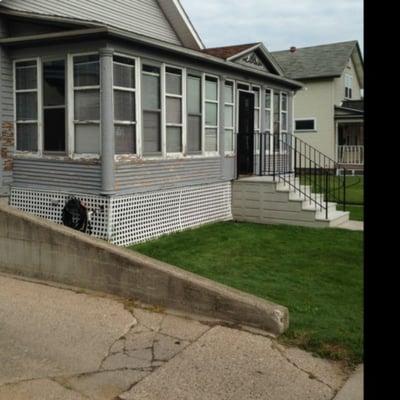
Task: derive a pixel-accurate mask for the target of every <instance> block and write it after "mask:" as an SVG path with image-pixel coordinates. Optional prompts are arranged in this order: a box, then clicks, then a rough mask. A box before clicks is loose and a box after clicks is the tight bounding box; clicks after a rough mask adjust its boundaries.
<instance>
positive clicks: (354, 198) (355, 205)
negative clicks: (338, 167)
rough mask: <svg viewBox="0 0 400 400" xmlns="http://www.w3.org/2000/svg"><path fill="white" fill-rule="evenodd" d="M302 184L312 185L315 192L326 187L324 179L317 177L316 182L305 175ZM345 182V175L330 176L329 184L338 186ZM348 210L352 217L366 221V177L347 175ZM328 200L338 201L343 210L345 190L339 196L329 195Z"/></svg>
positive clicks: (333, 186) (334, 186)
mask: <svg viewBox="0 0 400 400" xmlns="http://www.w3.org/2000/svg"><path fill="white" fill-rule="evenodd" d="M301 182H302V184H307V185H311V186H312V188H313V191H314V192H322V193H323V191H324V188H325V183H324V180H323V179H321V180H319V179H317V181H316V182H317V183H316V184H314V180H313V178H311V177H310V176H304V177H302V179H301ZM342 183H343V177H342V176H340V177H338V176H330V177H329V186H330V187H331V188H338V187H339V186H340V185H341V184H342ZM346 188H347V189H346V211H350V219H352V220H355V221H364V177H363V176H347V177H346ZM328 200H329V201H332V202H336V203H338V209H339V210H342V209H343V207H342V206H341V203H342V202H343V192H342V191H340V194H339V197H335V195H332V196H328Z"/></svg>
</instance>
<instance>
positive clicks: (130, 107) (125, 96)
mask: <svg viewBox="0 0 400 400" xmlns="http://www.w3.org/2000/svg"><path fill="white" fill-rule="evenodd" d="M135 114H136V104H135V92H126V91H122V90H114V120H115V121H135V119H136V118H135Z"/></svg>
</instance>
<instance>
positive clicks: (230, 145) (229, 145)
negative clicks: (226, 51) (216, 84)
mask: <svg viewBox="0 0 400 400" xmlns="http://www.w3.org/2000/svg"><path fill="white" fill-rule="evenodd" d="M224 89H225V93H224V98H225V100H224V119H225V121H224V135H225V152H227V153H229V152H233V151H234V146H235V144H234V137H235V83H234V82H233V81H225V86H224Z"/></svg>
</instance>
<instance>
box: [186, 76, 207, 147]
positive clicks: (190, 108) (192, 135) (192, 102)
mask: <svg viewBox="0 0 400 400" xmlns="http://www.w3.org/2000/svg"><path fill="white" fill-rule="evenodd" d="M201 81H202V79H201V77H200V76H194V75H188V77H187V113H188V115H187V151H188V154H198V153H201V150H202V118H203V112H202V91H201V87H202V85H201Z"/></svg>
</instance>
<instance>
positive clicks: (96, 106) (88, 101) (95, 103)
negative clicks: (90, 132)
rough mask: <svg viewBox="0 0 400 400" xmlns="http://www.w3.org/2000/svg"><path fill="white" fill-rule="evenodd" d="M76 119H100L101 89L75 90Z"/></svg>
mask: <svg viewBox="0 0 400 400" xmlns="http://www.w3.org/2000/svg"><path fill="white" fill-rule="evenodd" d="M75 120H77V121H97V120H100V93H99V90H83V91H76V92H75Z"/></svg>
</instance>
